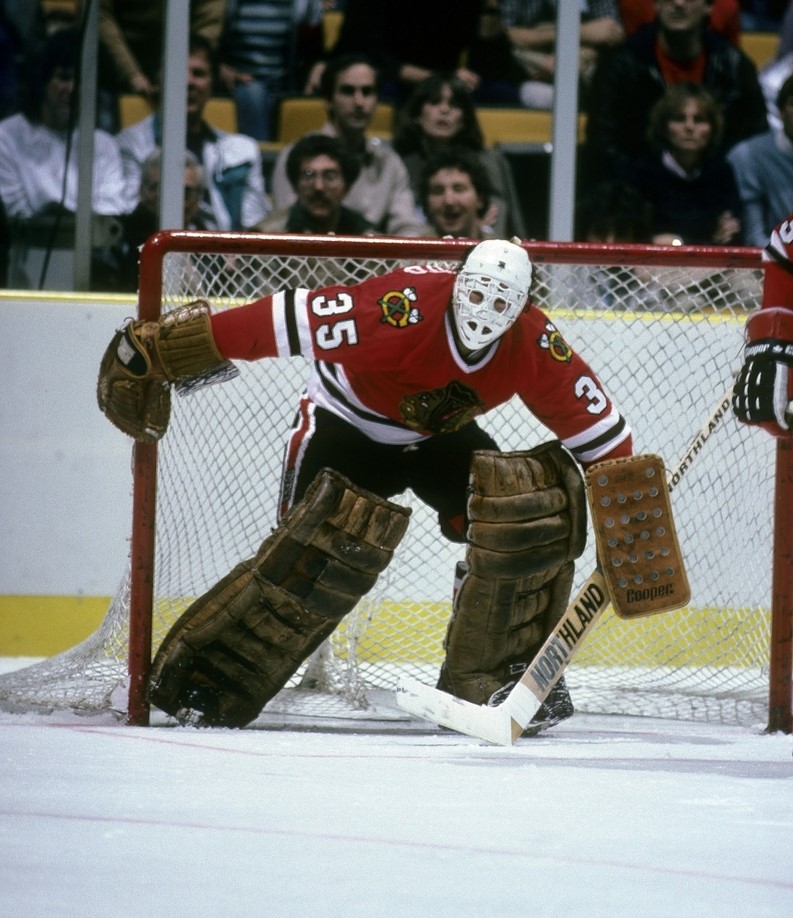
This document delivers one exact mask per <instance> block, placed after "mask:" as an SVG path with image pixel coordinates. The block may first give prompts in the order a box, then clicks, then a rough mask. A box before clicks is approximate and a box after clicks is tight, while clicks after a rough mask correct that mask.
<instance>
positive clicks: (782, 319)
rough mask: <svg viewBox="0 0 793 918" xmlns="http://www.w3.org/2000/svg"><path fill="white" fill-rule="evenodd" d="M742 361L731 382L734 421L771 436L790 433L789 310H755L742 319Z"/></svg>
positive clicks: (792, 335) (792, 353)
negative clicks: (743, 344) (732, 386)
mask: <svg viewBox="0 0 793 918" xmlns="http://www.w3.org/2000/svg"><path fill="white" fill-rule="evenodd" d="M746 340H747V344H746V351H745V353H744V364H743V366H742V367H741V370H740V372H739V373H738V377H737V379H736V381H735V388H734V390H733V396H732V406H733V410H734V411H735V415H736V417H737V418H738V420H740V421H743V422H744V423H745V424H756V425H758V426H759V427H762V428H764V429H765V430H767V431H768V432H769V433H771V434H773V435H774V436H775V437H781V436H785V435H790V432H791V427H792V426H793V413H791V411H790V401H791V399H793V375H791V373H790V368H791V366H793V312H791V310H789V309H783V308H782V307H779V306H777V307H772V308H765V309H758V310H757V311H756V312H753V313H752V315H750V316H749V318H748V319H747V321H746Z"/></svg>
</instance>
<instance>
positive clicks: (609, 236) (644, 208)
mask: <svg viewBox="0 0 793 918" xmlns="http://www.w3.org/2000/svg"><path fill="white" fill-rule="evenodd" d="M651 227H652V207H651V206H650V203H649V202H648V201H647V200H646V199H645V198H644V197H642V195H641V194H639V191H638V190H637V189H636V187H635V186H634V185H632V184H631V183H630V182H626V181H622V180H606V181H603V182H600V183H598V184H597V185H596V186H595V187H594V188H592V189H590V190H589V191H588V192H587V193H586V194H585V195H583V196H582V198H581V200H580V201H579V202H578V205H577V206H576V231H575V232H576V239H577V240H578V241H580V242H608V243H629V244H632V243H636V242H639V243H648V242H650V237H651V232H652V230H651Z"/></svg>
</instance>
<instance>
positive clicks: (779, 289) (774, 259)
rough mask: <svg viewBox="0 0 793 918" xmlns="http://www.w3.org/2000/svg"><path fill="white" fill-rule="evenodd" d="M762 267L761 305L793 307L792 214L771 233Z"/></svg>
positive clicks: (764, 252)
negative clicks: (763, 272) (763, 274)
mask: <svg viewBox="0 0 793 918" xmlns="http://www.w3.org/2000/svg"><path fill="white" fill-rule="evenodd" d="M763 267H764V268H765V277H764V280H763V306H765V307H772V306H784V307H786V308H787V309H793V214H791V215H790V216H789V217H788V218H787V220H783V221H782V223H780V224H779V225H778V226H777V227H776V229H775V230H774V231H773V232H772V233H771V238H770V239H769V241H768V245H767V246H766V247H765V249H764V250H763Z"/></svg>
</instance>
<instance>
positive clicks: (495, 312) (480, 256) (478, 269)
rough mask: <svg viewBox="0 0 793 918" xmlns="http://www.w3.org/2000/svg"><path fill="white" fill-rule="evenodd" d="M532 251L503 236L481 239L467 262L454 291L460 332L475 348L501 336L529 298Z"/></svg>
mask: <svg viewBox="0 0 793 918" xmlns="http://www.w3.org/2000/svg"><path fill="white" fill-rule="evenodd" d="M531 274H532V266H531V261H530V259H529V256H528V254H527V253H526V252H525V251H524V250H523V249H522V248H521V247H520V246H519V245H517V244H516V243H514V242H507V241H506V240H503V239H488V240H487V241H486V242H480V243H479V244H478V245H477V246H476V247H475V248H474V249H473V250H472V251H471V253H470V254H469V255H468V257H467V258H466V259H465V261H464V262H463V264H462V266H461V268H460V270H459V272H458V274H457V280H456V281H455V284H454V292H453V293H452V313H453V315H454V324H455V328H456V329H457V335H458V337H459V339H460V341H461V342H462V344H463V345H464V346H465V347H467V348H469V349H470V350H472V351H476V350H479V348H482V347H485V346H486V345H488V344H491V343H492V342H493V341H495V340H496V339H497V338H500V337H501V335H503V334H504V332H506V331H507V329H508V328H509V327H510V326H511V325H512V324H513V323H514V321H515V320H516V319H517V317H518V316H519V315H520V314H521V312H522V311H523V308H524V306H525V305H526V302H527V300H528V298H529V289H530V287H531Z"/></svg>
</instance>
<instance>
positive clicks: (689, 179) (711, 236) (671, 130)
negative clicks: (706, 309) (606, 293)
mask: <svg viewBox="0 0 793 918" xmlns="http://www.w3.org/2000/svg"><path fill="white" fill-rule="evenodd" d="M723 124H724V122H723V118H722V114H721V111H720V109H719V106H718V104H717V102H716V100H715V99H714V98H713V96H712V95H711V94H710V93H709V92H708V90H707V89H705V88H704V87H703V86H701V85H699V84H695V83H678V84H676V85H673V86H670V87H669V88H668V89H667V90H666V92H665V93H664V95H663V96H662V97H661V98H660V99H659V100H658V102H656V103H655V105H654V106H653V108H652V110H651V112H650V119H649V123H648V129H647V137H648V141H649V145H650V148H651V150H652V153H650V154H647V155H645V156H641V157H638V158H636V159H634V160H632V161H631V162H630V163H629V164H628V165H627V166H625V173H626V174H625V175H624V176H623V177H624V178H625V179H626V180H627V181H629V182H631V183H632V184H633V185H634V186H635V187H636V188H637V189H638V191H639V192H640V193H641V195H642V196H643V197H644V198H645V199H646V200H647V201H648V202H649V203H650V204H651V205H652V211H653V241H654V242H666V243H670V242H671V243H678V244H679V243H684V244H687V245H713V244H717V245H740V244H741V224H740V219H739V215H740V213H741V202H740V198H739V196H738V188H737V185H736V182H735V175H734V173H733V171H732V167H731V166H730V164H729V163H728V162H727V160H726V159H725V157H724V156H723V154H722V153H721V152H720V151H721V139H722V133H723Z"/></svg>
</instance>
